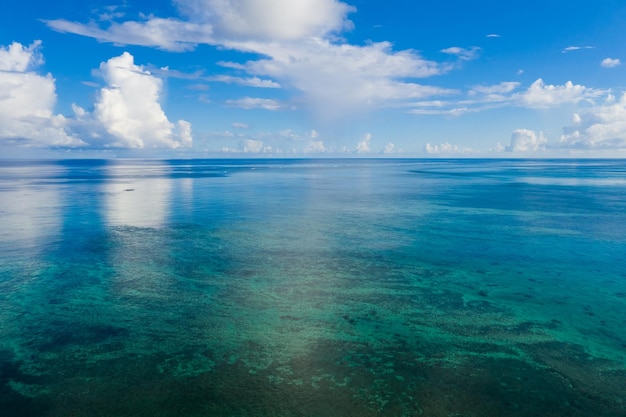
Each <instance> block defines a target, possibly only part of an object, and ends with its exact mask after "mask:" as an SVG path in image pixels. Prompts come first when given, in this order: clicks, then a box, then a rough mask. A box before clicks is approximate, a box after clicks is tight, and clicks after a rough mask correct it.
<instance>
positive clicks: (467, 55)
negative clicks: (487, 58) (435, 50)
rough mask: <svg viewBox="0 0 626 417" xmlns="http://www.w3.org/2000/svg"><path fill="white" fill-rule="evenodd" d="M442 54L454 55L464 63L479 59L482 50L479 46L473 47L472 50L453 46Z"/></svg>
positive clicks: (443, 50)
mask: <svg viewBox="0 0 626 417" xmlns="http://www.w3.org/2000/svg"><path fill="white" fill-rule="evenodd" d="M440 52H443V53H444V54H448V55H454V56H456V57H457V58H459V59H461V60H463V61H471V60H473V59H476V58H477V57H478V53H479V52H480V48H479V47H477V46H472V47H471V48H461V47H458V46H452V47H450V48H446V49H442V50H441V51H440Z"/></svg>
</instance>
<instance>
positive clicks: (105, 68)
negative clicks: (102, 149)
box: [91, 52, 192, 149]
mask: <svg viewBox="0 0 626 417" xmlns="http://www.w3.org/2000/svg"><path fill="white" fill-rule="evenodd" d="M100 73H101V75H102V77H103V79H104V81H105V82H106V84H107V86H106V87H104V88H102V89H101V90H100V92H99V94H98V97H97V99H96V102H95V104H94V111H93V120H94V121H95V124H96V125H94V126H91V128H92V129H94V132H92V134H91V136H92V137H93V138H94V140H95V139H96V138H98V136H100V134H99V133H98V132H97V131H95V130H97V128H98V127H100V128H102V129H103V130H104V131H105V132H106V135H104V136H102V137H99V138H98V139H97V140H99V141H100V142H101V144H102V145H103V146H107V147H109V146H110V147H120V148H172V149H176V148H178V147H180V146H190V145H191V142H192V138H191V124H190V123H189V122H186V121H184V120H179V121H178V122H177V124H176V125H174V124H172V123H170V121H169V120H168V119H167V116H166V115H165V113H164V112H163V109H162V108H161V105H160V104H159V99H160V96H161V89H162V80H161V79H159V78H157V77H154V76H153V75H151V74H150V72H148V71H146V70H144V68H143V67H141V66H138V65H135V63H134V58H133V56H132V55H131V54H129V53H128V52H124V53H123V54H122V55H120V56H118V57H114V58H111V59H109V60H108V61H107V62H103V63H102V64H100Z"/></svg>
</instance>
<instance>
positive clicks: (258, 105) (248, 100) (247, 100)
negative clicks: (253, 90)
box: [226, 97, 280, 110]
mask: <svg viewBox="0 0 626 417" xmlns="http://www.w3.org/2000/svg"><path fill="white" fill-rule="evenodd" d="M226 104H227V105H229V106H231V107H238V108H240V109H246V110H250V109H264V110H278V109H280V103H279V102H278V101H276V100H272V99H268V98H255V97H244V98H241V99H238V100H227V101H226Z"/></svg>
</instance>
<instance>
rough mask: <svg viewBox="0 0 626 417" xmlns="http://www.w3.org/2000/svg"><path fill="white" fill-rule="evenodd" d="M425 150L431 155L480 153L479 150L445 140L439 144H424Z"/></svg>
mask: <svg viewBox="0 0 626 417" xmlns="http://www.w3.org/2000/svg"><path fill="white" fill-rule="evenodd" d="M424 152H426V153H427V154H429V155H453V154H464V155H467V154H475V153H478V151H477V150H475V149H472V148H467V147H461V146H458V145H453V144H451V143H448V142H445V143H442V144H439V145H431V144H430V143H427V144H426V145H424Z"/></svg>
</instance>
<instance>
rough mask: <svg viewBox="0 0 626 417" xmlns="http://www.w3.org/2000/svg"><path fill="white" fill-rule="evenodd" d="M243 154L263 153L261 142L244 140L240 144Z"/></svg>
mask: <svg viewBox="0 0 626 417" xmlns="http://www.w3.org/2000/svg"><path fill="white" fill-rule="evenodd" d="M242 148H243V152H247V153H259V152H262V151H263V141H260V140H253V139H244V140H243V142H242Z"/></svg>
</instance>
